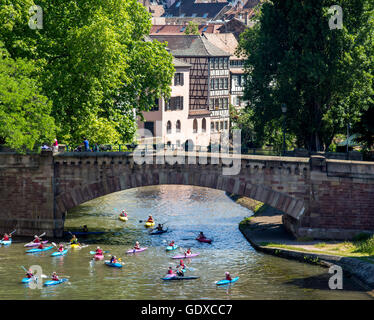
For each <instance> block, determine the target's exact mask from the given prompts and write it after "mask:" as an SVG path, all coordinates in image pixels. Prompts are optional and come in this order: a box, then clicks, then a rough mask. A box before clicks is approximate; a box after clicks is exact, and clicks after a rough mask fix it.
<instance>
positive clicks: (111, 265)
mask: <svg viewBox="0 0 374 320" xmlns="http://www.w3.org/2000/svg"><path fill="white" fill-rule="evenodd" d="M105 264H106V265H107V266H108V267H113V268H122V264H121V263H119V262H115V263H111V262H109V261H105Z"/></svg>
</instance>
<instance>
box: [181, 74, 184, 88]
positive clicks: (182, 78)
mask: <svg viewBox="0 0 374 320" xmlns="http://www.w3.org/2000/svg"><path fill="white" fill-rule="evenodd" d="M180 76H181V86H184V73H183V72H182V73H180Z"/></svg>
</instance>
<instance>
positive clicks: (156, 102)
mask: <svg viewBox="0 0 374 320" xmlns="http://www.w3.org/2000/svg"><path fill="white" fill-rule="evenodd" d="M158 104H159V100H158V99H156V100H155V104H154V106H152V107H151V109H149V111H158Z"/></svg>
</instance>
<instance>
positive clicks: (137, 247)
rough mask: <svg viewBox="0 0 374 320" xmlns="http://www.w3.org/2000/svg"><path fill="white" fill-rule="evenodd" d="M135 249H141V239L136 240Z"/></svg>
mask: <svg viewBox="0 0 374 320" xmlns="http://www.w3.org/2000/svg"><path fill="white" fill-rule="evenodd" d="M134 249H136V250H139V249H140V244H139V241H136V242H135V246H134Z"/></svg>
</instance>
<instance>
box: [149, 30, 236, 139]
mask: <svg viewBox="0 0 374 320" xmlns="http://www.w3.org/2000/svg"><path fill="white" fill-rule="evenodd" d="M150 38H152V39H157V40H158V41H160V42H167V46H168V48H169V50H170V52H171V54H172V55H173V56H174V57H175V58H177V59H179V60H183V61H184V62H187V63H189V64H191V69H190V90H189V92H190V99H189V113H188V116H189V118H190V119H193V132H192V133H193V135H192V141H193V143H194V144H195V145H200V146H207V145H209V142H210V141H209V140H212V142H213V143H216V142H217V141H219V138H220V132H222V131H223V130H229V127H230V117H229V93H230V72H229V57H230V54H229V53H227V52H226V51H223V50H222V49H220V48H218V47H216V46H215V45H213V44H212V43H211V42H209V41H208V40H207V39H206V38H205V37H202V36H197V35H151V36H150ZM200 133H207V135H206V136H205V137H204V138H203V137H202V136H201V135H199V134H200Z"/></svg>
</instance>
